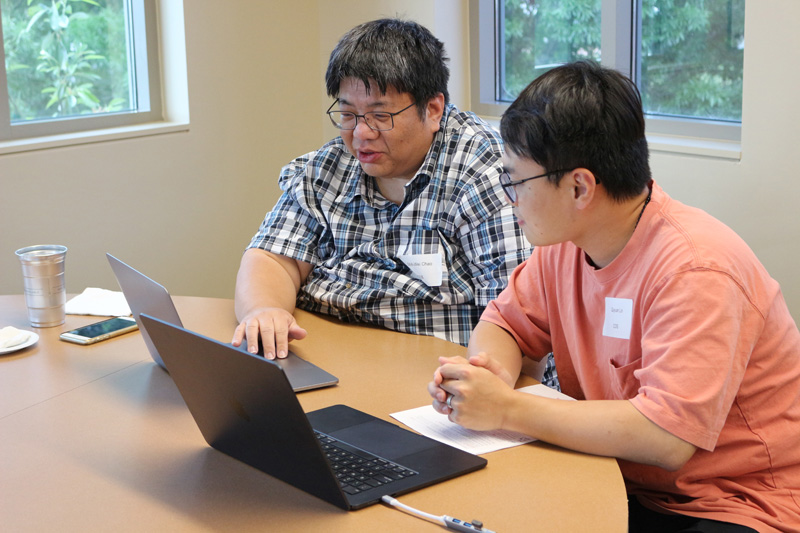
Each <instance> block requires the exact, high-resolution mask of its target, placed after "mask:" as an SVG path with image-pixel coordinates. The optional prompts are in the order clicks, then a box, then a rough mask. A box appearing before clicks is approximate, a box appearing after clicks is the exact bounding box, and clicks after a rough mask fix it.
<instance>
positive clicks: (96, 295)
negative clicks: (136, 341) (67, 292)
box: [66, 287, 131, 316]
mask: <svg viewBox="0 0 800 533" xmlns="http://www.w3.org/2000/svg"><path fill="white" fill-rule="evenodd" d="M66 311H67V314H68V315H97V316H128V315H130V314H131V308H130V307H128V302H127V301H126V300H125V296H124V295H123V294H122V293H121V292H119V291H109V290H106V289H96V288H93V287H88V288H87V289H86V290H84V291H83V292H82V293H81V294H79V295H77V296H75V297H74V298H72V299H70V300H69V301H68V302H67V306H66Z"/></svg>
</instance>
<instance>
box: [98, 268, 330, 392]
mask: <svg viewBox="0 0 800 533" xmlns="http://www.w3.org/2000/svg"><path fill="white" fill-rule="evenodd" d="M106 257H108V262H109V264H110V265H111V269H112V270H113V271H114V275H115V276H116V277H117V283H119V286H120V289H122V293H123V294H124V295H125V299H126V300H127V301H128V305H129V306H130V308H131V311H132V312H133V316H134V318H135V319H136V322H137V323H138V324H139V329H140V330H141V332H142V338H143V339H144V343H145V344H146V345H147V349H148V351H149V352H150V356H151V357H152V358H153V361H155V362H156V363H158V365H159V366H160V367H161V368H163V369H165V370H167V371H168V368H169V367H168V366H167V365H165V364H164V361H163V360H162V359H161V356H160V355H159V353H158V350H157V349H156V347H155V346H154V345H153V342H152V340H151V339H150V335H148V333H147V331H145V330H144V329H143V328H142V321H141V319H140V318H139V316H140V315H141V314H142V313H147V314H148V315H150V316H154V317H156V318H160V319H161V320H164V321H166V322H169V323H170V324H175V325H176V326H182V325H183V324H182V323H181V319H180V317H179V316H178V312H177V311H176V310H175V304H174V303H173V302H172V297H170V295H169V292H167V289H165V288H164V287H163V286H162V285H160V284H159V283H157V282H155V281H153V280H152V279H150V278H148V277H147V276H145V275H144V274H142V273H141V272H139V271H138V270H136V269H134V268H132V267H131V266H129V265H127V264H125V263H124V262H122V261H120V260H119V259H117V258H116V257H114V256H113V255H111V254H106ZM243 346H244V345H243ZM242 349H244V347H243V348H242ZM278 364H279V365H281V367H282V368H283V370H284V371H285V372H286V375H287V377H288V378H289V382H290V383H291V384H292V388H293V389H294V391H295V392H300V391H304V390H310V389H318V388H321V387H329V386H331V385H336V384H337V383H338V382H339V379H338V378H337V377H336V376H334V375H332V374H330V373H328V372H326V371H325V370H323V369H321V368H319V367H318V366H316V365H313V364H312V363H309V362H308V361H306V360H305V359H302V358H301V357H298V356H297V355H296V354H295V353H294V352H289V355H288V356H287V357H286V358H285V359H280V360H279V361H278Z"/></svg>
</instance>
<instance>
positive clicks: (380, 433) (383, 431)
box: [308, 405, 437, 460]
mask: <svg viewBox="0 0 800 533" xmlns="http://www.w3.org/2000/svg"><path fill="white" fill-rule="evenodd" d="M318 413H319V414H321V415H323V416H321V417H320V419H317V417H316V416H314V415H315V414H318ZM308 417H309V420H310V421H311V425H312V426H313V427H314V429H316V430H318V431H322V432H323V433H327V434H328V435H330V436H332V437H335V438H337V439H339V440H341V441H344V442H346V443H348V444H350V445H352V446H356V447H358V448H362V449H364V450H366V451H369V452H372V453H374V454H376V455H380V456H381V457H384V458H386V459H391V460H396V459H398V458H400V457H403V456H406V455H411V454H414V453H417V452H420V451H423V450H427V449H429V448H431V447H434V446H436V445H437V443H436V442H435V441H432V440H429V439H427V438H424V437H421V436H420V435H417V434H416V433H412V432H411V431H408V430H406V429H403V428H400V427H398V426H395V425H394V424H391V423H389V422H386V421H385V420H381V419H379V418H376V417H374V416H372V415H368V414H366V413H363V412H361V411H358V410H355V409H352V408H349V407H346V406H343V405H334V406H331V407H328V408H325V409H321V410H320V411H314V412H312V413H308ZM344 421H347V422H348V423H347V424H341V422H344ZM337 422H339V423H337Z"/></svg>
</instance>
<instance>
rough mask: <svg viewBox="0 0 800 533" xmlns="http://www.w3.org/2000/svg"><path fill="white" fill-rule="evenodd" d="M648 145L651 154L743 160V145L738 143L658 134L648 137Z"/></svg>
mask: <svg viewBox="0 0 800 533" xmlns="http://www.w3.org/2000/svg"><path fill="white" fill-rule="evenodd" d="M647 144H648V146H649V147H650V151H651V152H661V153H670V154H684V155H696V156H701V157H710V158H713V159H728V160H733V161H740V160H741V159H742V143H741V142H738V141H720V140H714V139H702V138H698V137H683V136H680V135H663V134H656V135H647Z"/></svg>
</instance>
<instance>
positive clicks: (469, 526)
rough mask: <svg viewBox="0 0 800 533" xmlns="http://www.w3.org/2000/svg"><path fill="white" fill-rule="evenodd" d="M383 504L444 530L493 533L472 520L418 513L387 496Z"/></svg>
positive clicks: (418, 511)
mask: <svg viewBox="0 0 800 533" xmlns="http://www.w3.org/2000/svg"><path fill="white" fill-rule="evenodd" d="M381 500H382V501H383V503H386V504H389V505H391V506H392V507H396V508H398V509H400V510H402V511H406V512H407V513H409V514H413V515H415V516H418V517H420V518H424V519H425V520H429V521H431V522H435V523H437V524H440V525H443V526H444V527H446V528H449V529H454V530H455V531H465V532H467V533H476V532H480V533H495V532H494V531H492V530H491V529H486V528H485V527H483V522H481V521H480V520H473V521H472V522H467V521H465V520H459V519H458V518H453V517H452V516H447V515H441V516H436V515H433V514H430V513H426V512H425V511H420V510H419V509H415V508H413V507H411V506H410V505H406V504H404V503H400V502H399V501H397V500H396V499H395V498H392V497H391V496H389V495H386V496H383V497H381Z"/></svg>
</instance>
